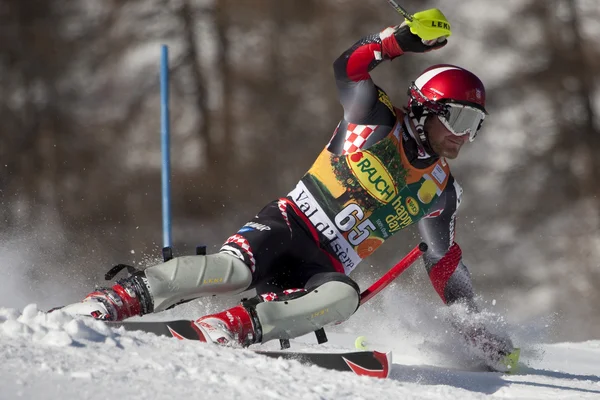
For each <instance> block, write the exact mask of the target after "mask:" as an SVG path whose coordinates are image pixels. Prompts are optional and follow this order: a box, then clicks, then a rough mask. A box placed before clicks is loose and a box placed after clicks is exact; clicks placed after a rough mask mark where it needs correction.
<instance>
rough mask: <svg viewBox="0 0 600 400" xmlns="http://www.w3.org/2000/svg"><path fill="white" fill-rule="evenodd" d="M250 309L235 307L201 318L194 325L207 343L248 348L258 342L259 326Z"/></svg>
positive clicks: (241, 306) (240, 306)
mask: <svg viewBox="0 0 600 400" xmlns="http://www.w3.org/2000/svg"><path fill="white" fill-rule="evenodd" d="M252 314H253V312H252V310H251V308H246V307H244V306H243V305H239V306H235V307H233V308H230V309H229V310H225V311H222V312H220V313H217V314H211V315H207V316H204V317H201V318H199V319H197V320H196V321H195V325H196V327H197V328H198V330H199V331H200V332H201V333H202V335H203V336H204V338H205V340H204V341H205V342H207V343H215V344H219V345H223V346H231V347H248V346H250V345H251V344H254V343H258V342H260V324H259V322H258V319H257V318H256V316H254V317H253V316H252Z"/></svg>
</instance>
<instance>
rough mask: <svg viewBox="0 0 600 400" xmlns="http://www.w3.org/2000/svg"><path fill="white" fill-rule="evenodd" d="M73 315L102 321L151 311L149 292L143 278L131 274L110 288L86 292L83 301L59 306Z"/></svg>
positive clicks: (120, 319)
mask: <svg viewBox="0 0 600 400" xmlns="http://www.w3.org/2000/svg"><path fill="white" fill-rule="evenodd" d="M61 310H62V311H63V312H65V313H67V314H71V315H73V316H91V317H94V318H95V319H99V320H103V321H122V320H124V319H126V318H129V317H133V316H136V315H144V314H148V313H151V312H152V311H153V303H152V298H151V296H150V293H149V292H148V290H147V289H146V287H145V285H144V282H143V278H142V277H139V276H131V277H129V278H125V279H121V280H120V281H118V282H117V283H116V284H115V285H114V286H113V287H112V288H100V289H97V290H96V291H94V292H92V293H90V294H88V295H87V296H86V297H85V299H83V301H81V302H79V303H75V304H71V305H68V306H66V307H63V308H61Z"/></svg>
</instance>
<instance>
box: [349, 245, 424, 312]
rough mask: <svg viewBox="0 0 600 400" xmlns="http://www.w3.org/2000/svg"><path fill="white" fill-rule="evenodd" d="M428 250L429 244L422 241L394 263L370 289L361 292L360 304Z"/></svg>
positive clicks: (379, 290)
mask: <svg viewBox="0 0 600 400" xmlns="http://www.w3.org/2000/svg"><path fill="white" fill-rule="evenodd" d="M426 251H427V244H425V243H422V242H421V243H420V244H419V245H418V246H416V247H415V248H414V249H412V250H411V251H410V253H408V254H407V255H406V257H404V258H403V259H402V260H400V261H399V262H398V263H397V264H396V265H394V266H393V267H392V268H391V269H390V270H389V271H388V272H386V273H385V275H383V276H382V277H381V278H379V279H378V280H377V282H375V283H374V284H372V285H371V286H370V287H369V288H368V289H366V290H365V291H364V292H362V293H361V294H360V305H363V304H364V303H366V302H367V301H368V300H369V299H370V298H371V297H373V296H375V295H376V294H377V293H379V292H381V291H382V290H383V289H384V288H385V287H386V286H387V285H389V284H390V283H391V282H392V281H393V280H394V279H396V278H397V277H398V276H400V274H402V273H403V272H404V271H405V270H406V269H407V268H408V267H410V266H411V265H412V264H413V263H414V262H415V261H417V259H418V258H419V257H421V255H422V254H423V253H425V252H426Z"/></svg>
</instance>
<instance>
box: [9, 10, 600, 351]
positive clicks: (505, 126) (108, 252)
mask: <svg viewBox="0 0 600 400" xmlns="http://www.w3.org/2000/svg"><path fill="white" fill-rule="evenodd" d="M402 5H403V6H404V7H405V8H407V9H408V10H410V11H412V12H416V11H418V10H423V9H427V8H432V7H437V8H440V9H441V10H442V11H443V12H444V13H445V14H446V16H447V17H448V19H449V20H450V21H451V23H452V27H453V36H452V37H451V38H450V42H449V44H448V46H446V47H445V48H444V49H442V50H440V51H438V52H431V53H427V54H424V55H406V56H403V57H401V58H399V59H397V60H395V61H394V62H392V63H384V64H382V65H381V66H379V67H378V68H377V69H376V70H375V71H374V72H373V77H374V80H375V81H376V82H377V83H378V84H379V85H380V86H382V87H384V88H385V89H386V90H387V92H388V94H389V95H390V97H391V98H392V100H393V101H394V102H395V104H396V105H397V106H402V105H403V104H405V102H406V88H407V86H408V84H409V82H410V81H411V80H413V79H414V77H415V76H416V75H417V74H418V73H419V72H420V71H421V70H423V69H424V68H426V67H427V66H429V65H430V64H433V63H438V62H448V63H456V64H458V65H461V66H464V67H466V68H468V69H470V70H472V71H474V72H475V73H476V74H478V75H479V76H480V77H481V78H482V80H483V81H484V83H485V84H486V86H487V88H488V107H487V108H488V110H489V111H490V116H489V118H488V119H486V122H485V128H484V131H483V132H482V134H481V135H480V136H479V137H478V140H476V141H475V142H474V143H472V144H470V145H468V146H466V147H465V148H464V149H463V152H462V154H461V157H460V158H459V159H458V160H456V161H455V162H453V163H452V168H453V172H454V175H455V176H456V177H457V179H458V180H459V182H460V183H461V184H462V186H463V188H464V189H465V195H464V201H463V204H462V206H461V211H460V213H461V214H460V215H461V217H460V219H459V223H458V228H457V241H458V242H459V243H460V244H461V246H462V248H463V251H464V254H465V261H466V263H467V264H468V265H469V266H470V269H471V273H472V275H473V280H474V283H475V286H476V289H477V291H478V292H479V293H481V294H482V296H483V298H484V301H491V300H492V299H494V300H497V302H498V304H499V306H497V307H502V310H504V311H505V312H506V313H507V314H508V315H509V316H510V317H512V318H513V319H515V320H517V321H526V320H529V319H532V318H537V317H539V316H544V315H551V314H555V315H557V319H558V321H560V322H559V323H558V324H557V325H556V328H555V332H553V336H552V337H551V338H549V339H571V340H582V339H588V338H599V337H600V315H598V313H597V308H596V307H597V306H596V305H597V304H598V303H600V291H598V290H597V288H598V287H600V267H599V264H600V262H599V260H600V258H599V256H600V254H599V249H600V213H599V211H598V210H599V209H600V184H599V182H598V181H599V175H600V158H599V157H598V156H597V154H598V152H599V151H600V135H599V134H600V132H599V129H600V127H599V123H600V122H599V118H598V113H599V112H600V105H599V104H600V103H599V101H600V100H599V99H600V95H599V90H598V79H597V76H598V72H599V71H600V54H599V53H600V24H599V23H598V22H597V21H598V20H600V8H599V7H598V5H597V3H596V2H595V1H594V0H504V1H502V2H496V1H491V0H485V1H482V0H445V1H441V0H439V1H433V0H429V1H425V0H419V1H416V0H404V1H403V2H402ZM401 21H402V20H401V18H400V17H399V16H398V15H397V14H396V13H395V12H394V11H393V10H392V9H391V7H389V5H388V4H386V2H385V1H383V0H363V1H352V0H321V1H316V0H302V1H294V0H286V1H281V0H237V1H235V2H234V1H232V0H212V1H211V0H205V1H201V0H172V1H167V0H129V1H119V0H107V1H102V2H98V1H93V0H79V1H76V2H73V1H66V0H0V32H1V33H2V34H1V35H0V88H1V91H0V93H1V96H0V120H1V121H2V124H1V125H0V160H1V163H0V204H1V207H0V221H2V225H1V226H0V243H1V246H0V249H2V254H3V257H2V260H1V261H0V271H1V272H2V275H3V276H2V280H3V281H4V282H5V283H4V286H1V285H0V289H1V290H0V299H1V301H0V305H3V306H14V305H19V306H22V305H23V303H22V302H23V301H25V304H26V303H29V302H38V303H39V304H40V305H42V306H52V305H56V304H49V303H48V302H52V301H54V302H56V301H59V299H60V301H74V300H76V299H79V298H80V297H81V296H82V295H84V294H85V293H87V291H86V290H87V289H89V288H90V285H93V284H100V283H102V282H101V278H102V276H103V273H104V272H105V271H106V270H107V269H109V268H110V267H111V266H112V265H114V264H115V263H119V262H125V263H135V264H136V265H148V264H153V263H155V262H157V261H159V260H160V248H161V247H162V227H161V194H160V135H159V131H160V115H159V107H160V98H159V80H158V71H159V53H160V44H163V43H164V44H168V45H169V46H170V52H171V77H172V81H171V122H172V140H171V143H172V153H171V154H172V158H173V160H172V162H173V165H172V196H173V210H172V213H173V227H174V230H173V237H174V247H175V251H176V254H190V253H192V252H193V249H194V246H195V245H197V244H206V245H208V246H209V250H210V251H215V250H217V249H218V247H219V246H220V245H221V243H222V242H223V241H224V240H225V239H226V238H227V237H228V236H229V235H230V234H231V233H233V232H235V231H236V230H237V229H238V228H239V227H240V226H241V225H242V224H244V223H245V222H246V221H247V220H248V219H249V218H251V217H252V216H253V215H254V214H255V213H256V212H257V211H258V210H259V209H260V208H261V207H262V206H263V205H265V204H266V203H267V202H268V201H270V200H272V199H275V198H277V197H279V196H282V195H285V194H286V193H287V192H288V191H289V190H290V189H291V188H293V186H294V185H295V183H296V181H297V179H298V178H299V177H300V176H301V174H303V173H304V172H305V171H306V170H307V169H308V168H309V167H310V165H311V163H312V161H313V159H314V158H315V157H316V155H317V154H318V153H319V151H320V150H321V149H322V148H323V146H325V144H326V143H327V141H328V140H329V138H330V136H331V134H332V132H333V129H334V128H335V126H336V125H337V122H338V121H339V118H340V117H341V112H342V110H341V106H340V105H339V103H338V101H337V97H336V90H335V84H334V81H333V73H332V63H333V60H334V59H335V58H336V57H337V56H338V55H339V54H340V53H341V52H342V51H344V50H345V49H346V48H348V47H349V46H350V45H352V44H353V43H354V42H355V41H357V40H358V39H359V38H360V37H362V36H365V35H367V34H371V33H376V32H379V31H380V30H382V29H383V28H385V27H386V26H391V25H395V24H398V23H400V22H401ZM399 236H400V237H399V238H397V239H395V240H392V241H390V242H389V243H388V244H386V245H385V246H384V247H383V248H382V249H381V250H380V251H379V252H378V253H377V254H376V255H374V256H372V257H371V258H370V259H369V260H367V261H366V262H365V267H364V268H362V269H361V268H359V269H358V270H357V272H356V275H355V278H357V279H358V280H361V279H365V280H366V281H371V280H374V279H375V277H376V276H377V275H379V274H381V273H382V272H383V271H385V270H386V269H387V268H389V266H390V265H392V264H393V263H394V262H395V261H396V260H398V259H399V258H400V257H402V256H403V255H404V254H405V253H406V252H407V251H408V250H409V249H410V248H412V246H414V245H415V244H416V243H417V242H418V237H416V230H413V231H410V232H406V233H402V234H400V235H399ZM405 275H406V276H403V278H402V280H403V282H404V284H405V285H412V286H414V287H421V286H422V287H423V292H425V293H426V294H425V295H426V296H434V294H433V290H431V288H430V284H429V282H428V279H427V278H426V276H425V273H424V272H423V270H422V268H421V267H418V266H417V267H413V269H412V270H410V271H409V272H407V273H406V274H405ZM15 277H24V278H25V279H22V281H24V282H21V283H20V284H19V285H17V286H18V290H16V287H17V286H15V285H13V284H12V283H11V282H14V279H16V278H15ZM50 282H53V283H54V285H50ZM9 286H10V287H9ZM57 287H60V288H61V289H60V290H56V288H57ZM11 289H12V290H11ZM61 296H62V297H61ZM19 301H21V303H20V304H19ZM11 303H13V304H11ZM495 303H496V302H494V304H495ZM573 326H578V329H576V330H575V331H574V330H573V329H572V328H573Z"/></svg>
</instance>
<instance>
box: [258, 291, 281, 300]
mask: <svg viewBox="0 0 600 400" xmlns="http://www.w3.org/2000/svg"><path fill="white" fill-rule="evenodd" d="M260 297H262V298H263V301H265V302H267V301H275V300H278V299H279V297H278V296H277V293H274V292H269V293H263V294H261V295H260Z"/></svg>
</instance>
